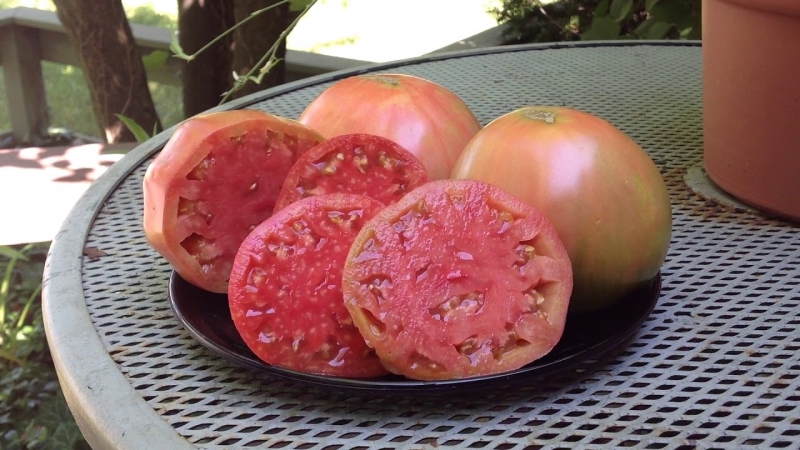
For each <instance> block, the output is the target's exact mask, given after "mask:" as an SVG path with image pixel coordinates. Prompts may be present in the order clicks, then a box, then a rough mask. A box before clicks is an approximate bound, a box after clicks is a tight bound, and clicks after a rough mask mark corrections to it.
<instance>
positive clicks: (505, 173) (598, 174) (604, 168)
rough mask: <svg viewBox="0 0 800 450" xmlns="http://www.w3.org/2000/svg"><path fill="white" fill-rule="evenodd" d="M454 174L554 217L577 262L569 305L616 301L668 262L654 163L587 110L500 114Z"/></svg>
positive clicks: (666, 215) (667, 219)
mask: <svg viewBox="0 0 800 450" xmlns="http://www.w3.org/2000/svg"><path fill="white" fill-rule="evenodd" d="M452 177H453V178H468V179H474V180H481V181H485V182H489V183H492V184H495V185H497V186H499V187H501V188H503V189H505V190H507V191H508V192H510V193H512V194H514V195H516V196H517V197H519V198H521V199H522V200H524V201H525V202H527V203H529V204H530V205H532V206H534V207H535V208H537V209H539V210H540V211H542V212H543V213H544V214H545V215H546V216H547V217H548V218H549V219H550V220H551V221H552V222H553V224H554V225H555V227H556V229H557V230H558V233H559V236H560V237H561V239H562V241H563V242H564V245H565V246H566V247H567V250H568V252H569V255H570V259H571V260H572V264H573V274H574V278H575V287H574V292H573V297H572V301H571V304H570V305H571V309H572V310H573V311H590V310H595V309H599V308H602V307H604V306H608V305H610V304H613V303H614V302H616V301H618V300H619V299H620V298H621V297H622V296H624V295H625V294H626V293H628V292H630V291H631V290H633V289H634V288H635V287H637V286H639V285H640V284H642V283H645V282H647V281H648V280H650V279H651V278H652V277H654V276H655V275H656V274H657V273H658V271H659V270H660V268H661V266H662V265H663V263H664V261H665V259H666V255H667V251H668V249H669V243H670V238H671V227H672V211H671V206H670V200H669V195H668V193H667V187H666V184H665V183H664V180H663V178H662V177H661V174H660V172H659V170H658V168H657V167H656V165H655V164H654V163H653V161H652V160H651V159H650V157H649V156H648V155H647V153H645V152H644V150H642V148H641V147H640V146H639V145H638V144H637V143H636V142H634V141H633V140H632V139H631V138H629V137H628V136H627V135H625V134H624V133H623V132H622V131H620V130H619V129H617V128H615V127H614V126H613V125H611V124H610V123H608V122H606V121H605V120H603V119H601V118H599V117H597V116H594V115H592V114H589V113H585V112H581V111H577V110H574V109H570V108H563V107H549V106H532V107H527V108H522V109H519V110H516V111H513V112H510V113H508V114H506V115H503V116H501V117H498V118H497V119H495V120H494V121H492V122H490V123H489V124H488V125H486V127H484V129H483V130H481V132H479V133H478V134H477V135H476V136H475V137H474V138H473V139H472V141H470V143H469V144H467V146H466V148H465V149H464V152H463V153H462V155H461V157H460V158H459V160H458V162H457V163H456V164H455V166H454V168H453V172H452Z"/></svg>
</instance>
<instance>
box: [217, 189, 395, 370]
mask: <svg viewBox="0 0 800 450" xmlns="http://www.w3.org/2000/svg"><path fill="white" fill-rule="evenodd" d="M382 207H383V204H382V203H380V202H378V201H377V200H374V199H371V198H369V197H366V196H361V195H352V194H330V195H320V196H315V197H308V198H305V199H302V200H300V201H297V202H295V203H292V204H291V205H289V206H288V207H286V208H284V209H282V210H280V211H278V212H276V213H275V214H274V215H273V216H272V217H270V218H269V219H267V220H265V221H264V222H263V223H262V224H260V225H259V226H258V227H256V228H255V229H254V230H253V231H252V232H251V233H250V234H249V235H248V236H247V238H246V239H245V240H244V242H243V243H242V245H241V248H240V249H239V252H238V254H237V255H236V259H235V261H234V265H233V269H232V271H231V279H230V286H229V292H228V301H229V305H230V309H231V317H232V319H233V322H234V324H235V326H236V328H237V330H238V331H239V334H240V335H241V336H242V339H243V340H244V341H245V343H246V344H247V345H248V347H249V348H250V349H251V350H252V351H253V353H255V354H256V356H258V357H259V358H260V359H261V360H263V361H265V362H267V363H269V364H273V365H277V366H281V367H285V368H289V369H293V370H298V371H302V372H307V373H314V374H320V375H331V376H341V377H354V378H363V377H373V376H378V375H382V374H385V373H386V370H385V369H384V368H383V366H382V365H381V363H380V362H379V360H378V358H377V356H376V355H375V353H374V351H372V350H371V349H370V348H369V347H368V346H367V345H366V343H365V342H364V339H363V338H362V337H361V334H360V333H359V331H358V329H357V328H356V327H355V325H354V324H353V321H352V318H351V317H350V314H349V313H348V311H347V309H346V308H345V306H344V302H343V300H342V290H341V276H342V275H341V274H342V267H343V266H344V260H345V257H346V255H347V252H348V250H349V249H350V245H351V244H352V241H353V239H354V238H355V236H356V234H357V233H358V231H359V230H360V228H361V226H362V225H363V223H364V222H365V221H366V220H367V219H368V218H370V217H372V216H373V215H374V214H375V213H376V212H377V211H379V210H380V209H381V208H382Z"/></svg>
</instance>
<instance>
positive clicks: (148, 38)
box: [0, 7, 368, 142]
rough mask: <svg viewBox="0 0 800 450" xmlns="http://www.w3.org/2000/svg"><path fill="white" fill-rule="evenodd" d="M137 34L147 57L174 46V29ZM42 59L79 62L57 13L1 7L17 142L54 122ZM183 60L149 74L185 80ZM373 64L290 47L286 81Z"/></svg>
mask: <svg viewBox="0 0 800 450" xmlns="http://www.w3.org/2000/svg"><path fill="white" fill-rule="evenodd" d="M131 29H132V31H133V36H134V38H135V39H136V43H137V44H138V45H139V48H140V49H141V50H142V54H143V55H147V54H150V53H151V52H153V51H154V50H169V44H170V42H171V41H172V34H171V32H170V31H169V30H166V29H163V28H156V27H150V26H144V25H138V24H131ZM42 61H51V62H54V63H58V64H67V65H72V66H80V60H79V58H78V55H77V53H76V52H75V49H74V47H73V45H72V43H71V42H70V40H69V38H68V37H67V34H66V31H65V30H64V27H63V25H62V24H61V21H59V19H58V17H57V16H56V14H55V13H53V12H50V11H43V10H38V9H31V8H22V7H20V8H11V9H4V10H0V66H2V69H3V74H4V78H5V89H6V96H7V97H8V103H9V115H10V120H11V128H12V133H13V136H14V138H15V140H16V141H17V142H27V141H29V140H30V138H31V137H32V136H37V135H38V136H43V135H44V134H46V132H47V129H48V127H49V126H50V121H49V117H48V111H47V99H46V97H45V88H44V80H43V79H42V66H41V62H42ZM182 63H183V61H181V60H179V59H177V58H169V59H168V60H167V63H166V64H164V65H163V66H162V67H159V68H157V69H152V70H149V71H148V73H147V76H148V79H149V80H150V81H155V82H159V83H168V84H180V82H181V80H180V75H179V73H180V72H179V71H180V69H181V65H182ZM364 64H368V62H366V61H359V60H354V59H347V58H338V57H334V56H327V55H320V54H316V53H309V52H301V51H295V50H288V51H287V52H286V72H287V73H286V76H287V80H289V81H291V80H297V79H300V78H305V77H309V76H312V75H318V74H321V73H326V72H331V71H335V70H341V69H347V68H351V67H357V66H360V65H364Z"/></svg>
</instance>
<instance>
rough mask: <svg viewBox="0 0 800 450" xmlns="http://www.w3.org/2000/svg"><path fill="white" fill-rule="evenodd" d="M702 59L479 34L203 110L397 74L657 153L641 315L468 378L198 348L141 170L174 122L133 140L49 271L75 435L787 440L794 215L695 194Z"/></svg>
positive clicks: (314, 441) (179, 445) (265, 439)
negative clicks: (658, 230) (409, 391)
mask: <svg viewBox="0 0 800 450" xmlns="http://www.w3.org/2000/svg"><path fill="white" fill-rule="evenodd" d="M701 61H702V57H701V47H700V45H699V43H697V42H629V41H624V42H598V43H570V44H548V45H523V46H510V47H502V48H491V49H479V50H469V51H464V52H456V53H447V54H441V55H433V56H426V57H422V58H416V59H411V60H405V61H399V62H392V63H387V64H376V65H372V66H368V67H363V68H359V69H356V70H351V71H341V72H336V73H332V74H328V75H323V76H318V77H314V78H311V79H307V80H302V81H298V82H294V83H290V84H287V85H283V86H280V87H276V88H273V89H269V90H266V91H263V92H262V93H258V94H254V95H252V96H249V97H247V98H244V99H241V100H239V101H237V102H234V103H230V104H228V105H226V106H223V107H220V108H217V109H225V108H256V109H263V110H266V111H269V112H271V113H274V114H278V115H282V116H285V117H291V118H295V117H297V116H298V115H299V114H300V112H301V111H302V110H303V109H304V107H305V106H306V105H307V104H308V102H309V101H311V99H313V98H314V97H315V96H316V95H317V94H319V93H320V92H322V91H323V89H325V88H326V87H328V86H330V85H331V84H332V83H333V82H334V81H335V80H338V79H341V78H343V77H346V76H350V75H354V74H359V73H365V72H399V73H406V74H412V75H417V76H421V77H424V78H427V79H430V80H432V81H435V82H437V83H440V84H442V85H444V86H446V87H448V88H450V89H451V90H452V91H454V92H455V93H456V94H458V95H459V96H461V97H462V98H463V99H464V101H465V102H466V103H467V104H468V105H469V106H470V107H471V108H472V109H473V110H474V112H475V114H476V115H477V117H478V118H479V120H480V122H481V123H482V124H486V123H488V122H489V121H490V120H491V119H493V118H494V117H497V116H499V115H501V114H503V113H506V112H509V111H511V110H513V109H516V108H518V107H522V106H526V105H532V104H549V105H567V106H571V107H575V108H578V109H582V110H586V111H589V112H592V113H594V114H597V115H599V116H601V117H604V118H605V119H607V120H609V121H610V122H612V123H613V124H615V125H616V126H618V127H619V128H621V129H622V130H623V131H625V132H626V133H628V134H629V135H630V136H631V137H632V138H633V139H634V140H636V141H637V142H638V143H639V144H640V145H641V146H642V147H643V148H644V150H646V151H647V152H648V153H649V154H650V155H651V157H652V159H653V160H654V161H655V162H656V164H657V166H658V167H659V169H660V170H661V173H662V175H663V177H664V179H665V181H666V183H667V186H668V189H669V195H670V199H671V202H672V208H673V218H674V226H673V238H672V242H671V246H670V251H669V255H668V257H667V260H666V263H665V265H664V266H663V270H662V282H663V288H662V290H661V295H660V297H659V300H658V303H657V304H656V306H655V309H654V310H653V312H652V313H651V315H650V316H649V317H648V318H647V319H646V320H645V322H644V323H643V324H642V326H641V327H640V329H639V330H638V332H637V333H636V334H635V335H634V336H633V338H632V339H631V340H630V341H628V342H627V343H626V345H624V346H623V347H621V348H620V349H618V350H616V351H614V352H611V353H609V354H608V355H605V356H602V357H599V358H595V359H591V360H587V361H584V362H581V363H580V364H578V366H577V367H575V368H573V369H571V370H569V371H567V372H565V373H561V374H559V375H558V376H552V377H545V378H544V379H541V380H536V382H531V383H528V384H525V385H522V386H517V387H515V388H513V389H509V388H503V389H498V390H496V391H489V392H484V393H481V394H476V395H469V394H463V395H459V396H446V397H444V398H415V397H413V396H406V397H402V396H401V397H386V398H384V397H382V396H359V395H356V396H348V395H340V394H341V393H339V392H325V391H320V390H317V389H312V388H310V387H309V386H307V385H305V384H302V383H296V382H293V381H288V380H283V379H279V378H274V377H269V376H265V375H263V374H259V373H256V372H254V371H252V370H249V369H245V368H242V367H239V366H237V365H234V364H232V363H230V362H228V361H227V360H225V359H222V358H221V357H219V356H217V355H216V354H214V353H212V352H211V351H209V350H207V349H206V348H205V347H203V346H202V345H200V344H199V343H198V341H196V340H195V339H194V338H192V337H191V336H190V335H189V334H188V333H187V332H186V331H185V329H184V328H183V326H182V325H181V323H180V322H179V321H178V319H177V318H176V317H175V315H174V314H173V312H172V310H171V309H170V305H169V301H168V294H167V288H168V279H169V276H170V271H171V267H170V266H169V265H168V264H167V263H166V261H165V260H164V259H163V258H161V257H160V256H159V255H158V254H157V253H155V252H154V251H153V250H152V249H151V248H150V247H149V246H148V244H147V242H146V240H145V237H144V234H143V231H142V177H143V174H144V172H145V170H146V168H147V166H148V164H149V163H150V162H151V161H152V158H153V157H154V155H155V154H156V153H157V152H158V151H159V150H160V149H161V148H162V147H163V145H164V144H165V142H166V140H167V139H168V138H169V136H170V135H171V133H172V132H173V131H174V129H170V130H166V131H165V132H163V133H160V134H159V135H157V136H155V137H153V138H152V139H150V140H149V141H148V142H146V143H144V144H142V145H140V146H138V147H137V148H135V149H134V150H133V151H131V152H130V153H129V154H128V155H126V156H125V157H124V158H123V159H122V160H120V161H119V162H118V163H116V164H115V165H114V166H113V167H111V168H110V169H109V170H108V171H107V172H106V173H105V174H104V175H103V176H102V177H100V179H98V180H97V181H96V182H95V183H94V184H93V185H92V186H91V187H90V189H89V190H88V191H87V192H86V194H85V195H84V196H83V197H82V198H81V199H80V201H79V202H78V204H77V205H76V206H75V207H74V209H73V210H72V212H71V213H70V215H69V217H68V218H67V220H66V221H65V222H64V224H63V226H62V228H61V231H60V232H59V234H58V236H57V237H56V239H55V240H54V242H53V244H52V248H51V251H50V255H49V258H48V262H47V267H46V270H45V280H44V281H45V289H44V299H43V302H44V314H45V324H46V329H47V337H48V342H49V345H50V349H51V351H52V355H53V359H54V361H55V365H56V369H57V371H58V374H59V378H60V382H61V385H62V388H63V390H64V393H65V395H66V398H67V401H68V403H69V405H70V408H71V410H72V413H73V414H74V416H75V417H76V419H77V421H78V423H79V425H80V427H81V429H82V430H83V432H84V434H85V435H86V437H87V439H88V441H89V442H90V443H91V444H92V446H93V447H94V448H98V449H100V448H103V449H104V448H116V449H131V450H139V449H147V450H156V449H170V450H177V449H184V448H187V449H188V448H200V449H223V448H225V449H227V448H250V447H259V448H287V449H288V448H291V449H356V448H362V449H366V448H429V447H438V448H486V449H505V450H511V449H555V448H598V449H600V448H602V449H607V448H621V447H624V448H638V449H660V448H670V449H695V448H696V449H710V448H731V449H742V448H757V449H767V448H795V449H796V448H800V317H798V311H800V227H798V226H797V224H793V223H790V222H788V221H784V220H781V219H778V218H774V217H769V216H767V215H764V214H762V213H760V212H758V211H755V210H752V209H748V208H746V207H744V206H735V202H729V201H727V200H726V199H725V198H724V196H723V197H722V198H721V199H718V198H717V197H715V196H714V195H709V194H708V193H709V192H712V191H713V186H705V187H702V186H700V187H694V188H692V187H690V186H699V185H703V181H702V179H703V174H702V171H701V170H700V166H699V164H701V162H702V148H703V139H702V104H701V98H702V97H701V93H702V88H701ZM698 180H700V181H699V182H698ZM620 201H624V199H620ZM729 204H731V205H734V206H729Z"/></svg>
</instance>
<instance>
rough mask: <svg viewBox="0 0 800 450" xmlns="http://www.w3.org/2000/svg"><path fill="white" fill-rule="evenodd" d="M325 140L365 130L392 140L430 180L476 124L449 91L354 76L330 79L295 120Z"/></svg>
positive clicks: (392, 77)
mask: <svg viewBox="0 0 800 450" xmlns="http://www.w3.org/2000/svg"><path fill="white" fill-rule="evenodd" d="M298 120H299V121H300V122H301V123H303V124H305V125H307V126H309V127H311V128H313V129H314V130H316V131H318V132H319V133H320V134H322V135H323V136H325V138H332V137H335V136H339V135H342V134H354V133H367V134H375V135H378V136H382V137H384V138H387V139H390V140H392V141H395V142H396V143H398V144H400V146H402V147H404V148H405V149H407V150H408V151H410V152H411V153H412V154H413V155H414V156H416V157H417V158H418V159H419V160H420V161H421V162H422V165H423V166H425V169H426V170H427V171H428V176H429V177H430V178H431V179H432V180H437V179H443V178H447V177H449V175H450V171H451V169H452V167H453V163H455V161H456V159H457V158H458V155H459V154H460V153H461V150H462V149H463V148H464V145H466V143H467V142H469V140H470V139H471V138H472V136H474V135H475V133H477V132H478V130H480V128H481V126H480V123H479V122H478V120H477V119H476V118H475V115H474V114H473V113H472V111H471V110H470V109H469V107H468V106H467V105H466V104H465V103H464V102H463V101H462V100H461V98H459V97H458V96H457V95H456V94H454V93H453V92H451V91H449V90H447V89H446V88H444V87H442V86H440V85H438V84H436V83H434V82H432V81H428V80H425V79H423V78H419V77H414V76H410V75H401V74H379V75H359V76H354V77H350V78H345V79H343V80H341V81H338V82H336V83H335V84H333V85H332V86H331V87H329V88H328V89H326V90H325V91H324V92H323V93H322V94H320V95H319V96H318V97H317V98H315V99H314V100H313V101H312V102H311V103H310V104H309V105H308V107H307V108H306V109H305V111H303V113H302V114H301V115H300V117H299V119H298Z"/></svg>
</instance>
